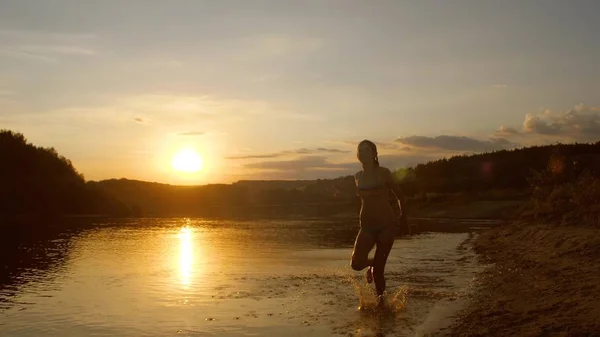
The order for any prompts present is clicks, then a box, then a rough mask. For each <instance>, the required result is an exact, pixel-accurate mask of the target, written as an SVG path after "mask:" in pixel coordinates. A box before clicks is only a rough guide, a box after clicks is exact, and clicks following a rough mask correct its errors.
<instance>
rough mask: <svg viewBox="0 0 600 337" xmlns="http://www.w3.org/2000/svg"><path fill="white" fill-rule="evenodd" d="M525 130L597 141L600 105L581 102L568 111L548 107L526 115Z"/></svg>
mask: <svg viewBox="0 0 600 337" xmlns="http://www.w3.org/2000/svg"><path fill="white" fill-rule="evenodd" d="M523 130H524V132H526V133H527V134H531V135H543V136H555V137H557V138H567V139H570V140H574V141H595V140H598V139H600V107H589V106H585V105H583V104H579V105H576V106H575V107H573V108H571V109H569V110H567V111H558V112H553V111H551V110H549V109H546V110H544V111H543V112H542V113H538V114H531V113H530V114H527V115H526V116H525V121H524V122H523Z"/></svg>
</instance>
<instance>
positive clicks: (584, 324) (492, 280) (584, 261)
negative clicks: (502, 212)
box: [448, 223, 600, 336]
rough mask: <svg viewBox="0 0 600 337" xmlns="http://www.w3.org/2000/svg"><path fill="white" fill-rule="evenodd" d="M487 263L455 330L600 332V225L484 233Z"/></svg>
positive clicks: (519, 226)
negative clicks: (599, 226)
mask: <svg viewBox="0 0 600 337" xmlns="http://www.w3.org/2000/svg"><path fill="white" fill-rule="evenodd" d="M473 246H474V247H473V248H474V250H475V252H476V253H477V255H478V257H479V259H480V260H481V261H480V262H481V263H482V264H483V265H485V266H486V268H485V269H484V271H483V272H482V273H481V274H480V275H479V276H478V277H477V285H476V289H475V292H474V294H473V295H472V296H471V298H469V301H468V302H469V303H468V305H467V308H466V309H464V310H462V311H461V312H460V313H459V314H458V315H457V319H456V321H455V323H454V324H453V325H452V326H451V327H450V329H448V330H450V331H449V335H451V336H540V335H551V336H600V320H598V317H600V302H598V298H600V229H597V228H587V227H575V226H559V225H556V226H552V225H542V224H526V223H510V224H507V225H504V226H499V227H496V228H491V229H488V230H485V231H482V232H480V233H479V235H478V236H477V237H476V238H475V240H474V242H473Z"/></svg>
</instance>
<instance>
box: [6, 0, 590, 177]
mask: <svg viewBox="0 0 600 337" xmlns="http://www.w3.org/2000/svg"><path fill="white" fill-rule="evenodd" d="M599 12H600V3H599V2H597V1H593V0H590V1H583V0H581V1H579V0H574V1H555V0H544V1H537V0H532V1H527V2H524V1H513V0H506V1H491V0H472V1H464V0H454V1H441V0H439V1H427V0H420V1H400V0H394V1H391V0H390V1H383V0H379V1H358V0H318V1H317V0H303V1H259V0H238V1H233V0H219V1H216V0H215V1H201V0H190V1H184V0H173V1H166V0H165V1H158V0H143V1H142V0H128V1H121V0H119V1H114V0H103V1H91V0H37V1H34V0H14V1H9V0H0V129H9V130H13V131H16V132H20V133H23V134H24V135H25V137H26V138H27V139H28V140H29V141H30V142H32V143H34V144H35V145H38V146H45V147H54V148H55V149H56V150H57V151H58V152H59V153H60V154H62V155H64V156H65V157H67V158H69V159H70V160H71V161H72V162H73V164H74V166H75V167H76V168H77V169H78V170H79V171H80V172H81V173H83V174H84V175H85V177H86V179H89V180H101V179H109V178H128V179H138V180H146V181H157V182H165V183H172V184H205V183H231V182H234V181H237V180H242V179H314V178H331V177H338V176H341V175H346V174H352V173H354V172H356V171H358V170H360V165H359V163H358V161H357V160H356V146H357V144H358V142H359V141H361V140H362V139H370V140H372V141H374V142H375V143H376V144H377V145H378V151H379V157H380V162H381V164H382V165H383V166H386V167H389V168H391V169H395V168H399V167H405V166H411V165H416V164H418V163H423V162H427V161H429V160H435V159H438V158H441V157H450V156H452V155H456V154H468V153H479V152H485V151H494V150H499V149H511V148H518V147H523V146H530V145H542V144H551V143H556V142H593V141H598V140H600V66H599V65H598V60H599V59H600V20H598V19H597V13H599ZM182 148H193V149H195V151H197V152H198V153H199V155H200V156H201V157H202V158H203V161H204V169H203V170H202V171H201V172H196V173H182V172H176V171H174V170H173V169H172V168H171V165H170V163H171V161H172V158H173V156H174V155H175V154H176V153H177V152H178V151H179V150H180V149H182Z"/></svg>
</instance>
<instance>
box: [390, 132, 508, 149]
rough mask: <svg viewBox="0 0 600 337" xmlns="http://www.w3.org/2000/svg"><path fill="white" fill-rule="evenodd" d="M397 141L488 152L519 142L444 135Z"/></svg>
mask: <svg viewBox="0 0 600 337" xmlns="http://www.w3.org/2000/svg"><path fill="white" fill-rule="evenodd" d="M396 142H398V143H401V144H404V145H406V146H413V147H418V148H427V149H438V150H448V151H473V152H486V151H495V150H501V149H506V148H511V147H515V146H516V145H517V144H515V143H512V142H510V141H509V140H507V139H506V138H490V139H489V140H479V139H475V138H471V137H465V136H448V135H442V136H437V137H427V136H410V137H401V138H398V139H396Z"/></svg>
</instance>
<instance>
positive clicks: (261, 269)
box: [0, 219, 479, 336]
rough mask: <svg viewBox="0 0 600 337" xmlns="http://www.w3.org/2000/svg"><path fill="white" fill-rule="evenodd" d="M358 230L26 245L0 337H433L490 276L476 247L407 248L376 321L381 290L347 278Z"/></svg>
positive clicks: (3, 287)
mask: <svg viewBox="0 0 600 337" xmlns="http://www.w3.org/2000/svg"><path fill="white" fill-rule="evenodd" d="M357 231H358V228H357V225H356V223H353V222H352V221H350V222H348V221H343V220H330V221H327V220H310V221H309V220H293V221H283V220H282V221H272V220H269V221H204V220H198V219H142V220H135V221H134V220H128V221H114V222H105V223H99V224H97V225H95V226H92V227H90V228H87V229H85V230H78V231H70V232H63V233H60V234H56V235H55V236H53V237H51V238H50V239H49V240H48V239H47V240H46V241H44V240H41V239H40V240H38V241H35V242H27V243H25V244H15V247H13V248H11V249H13V250H14V252H13V254H14V256H15V258H14V259H12V260H11V264H10V266H7V267H5V269H7V270H8V271H5V273H4V274H3V275H4V277H3V278H2V279H1V281H2V283H1V284H0V335H1V336H263V335H275V336H331V335H340V336H386V335H389V336H392V335H393V336H421V335H424V334H425V333H432V332H435V331H439V330H440V329H443V328H444V327H445V326H447V325H448V323H449V322H451V316H452V314H453V313H454V312H455V310H456V309H457V308H458V307H460V304H461V303H463V302H464V298H465V296H466V294H467V293H468V292H469V291H470V289H471V286H472V283H473V278H474V277H475V273H476V271H477V270H478V268H479V266H478V265H477V263H476V260H475V255H474V253H473V252H472V251H471V250H470V248H469V245H467V244H465V241H466V240H467V239H469V238H470V237H471V236H472V235H473V234H472V233H422V234H419V235H416V236H412V237H408V238H400V239H397V240H396V242H395V244H394V248H393V250H392V252H391V255H390V257H389V259H388V265H387V269H386V278H387V285H388V294H387V296H386V300H387V306H386V308H384V309H378V310H376V309H375V308H374V301H375V296H374V291H373V289H372V285H367V284H366V283H365V280H364V274H363V273H361V272H355V271H353V270H351V269H350V265H349V258H350V254H351V250H352V244H353V241H354V237H355V235H356V233H357ZM17 241H18V240H17ZM373 253H374V252H372V254H373ZM361 305H362V307H363V308H364V309H363V310H358V309H357V308H358V307H359V306H361Z"/></svg>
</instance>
